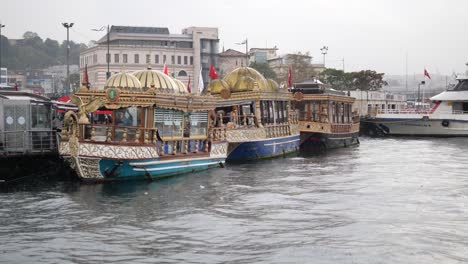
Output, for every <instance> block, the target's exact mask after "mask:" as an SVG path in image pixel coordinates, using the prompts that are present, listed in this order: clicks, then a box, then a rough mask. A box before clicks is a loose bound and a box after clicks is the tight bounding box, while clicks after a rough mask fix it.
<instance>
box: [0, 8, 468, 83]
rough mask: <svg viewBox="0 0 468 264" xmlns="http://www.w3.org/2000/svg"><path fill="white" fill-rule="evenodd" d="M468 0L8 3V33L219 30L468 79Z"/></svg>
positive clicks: (357, 66) (378, 66) (396, 70)
mask: <svg viewBox="0 0 468 264" xmlns="http://www.w3.org/2000/svg"><path fill="white" fill-rule="evenodd" d="M467 10H468V1H467V0H439V1H434V0H386V1H383V0H359V1H358V0H355V1H353V0H323V1H322V0H310V1H306V0H303V1H297V0H288V1H285V0H282V1H280V0H264V1H258V0H237V1H222V0H194V1H190V0H161V1H160V0H132V1H123V0H112V1H107V0H106V1H104V0H99V1H97V0H95V1H93V0H79V1H78V0H75V1H70V0H1V2H0V23H2V24H5V25H6V27H5V28H3V29H2V34H4V35H6V36H7V37H8V38H20V37H21V36H22V35H23V33H24V32H25V31H33V32H37V33H38V34H39V35H40V36H41V37H42V38H43V39H45V38H46V37H50V38H52V39H58V40H63V39H66V30H65V28H63V27H62V25H61V22H74V23H75V25H74V26H73V28H72V29H71V31H70V39H72V40H74V41H78V42H84V43H88V42H89V41H90V40H96V39H98V38H100V37H101V36H102V35H103V33H97V32H93V31H91V29H92V28H100V27H101V26H103V25H107V24H111V25H129V26H154V27H168V28H169V31H170V32H171V33H180V32H181V30H182V29H183V28H185V27H189V26H207V27H218V28H219V37H220V45H221V47H222V46H223V45H224V46H225V48H226V49H228V48H234V49H237V50H240V51H244V50H245V46H238V45H236V44H235V43H236V42H241V41H242V40H243V39H245V38H246V37H247V38H248V39H249V48H251V47H273V46H275V45H276V46H277V47H278V48H279V53H280V54H284V53H288V52H297V51H301V52H306V51H309V52H310V53H311V55H312V56H313V61H314V62H315V63H321V62H322V61H323V56H322V55H321V53H320V48H321V47H323V46H324V45H326V46H328V47H329V50H328V54H327V57H326V62H327V67H335V68H339V69H341V68H342V67H343V65H342V59H343V58H344V63H345V70H346V71H354V70H362V69H373V70H376V71H378V72H384V73H386V74H405V72H406V66H405V65H406V63H405V61H406V54H408V74H413V73H417V74H419V73H422V72H423V70H424V67H426V68H427V69H428V71H429V72H431V73H441V74H451V73H452V72H453V71H455V72H464V71H465V69H466V66H465V63H466V62H468V32H467V26H468V15H467Z"/></svg>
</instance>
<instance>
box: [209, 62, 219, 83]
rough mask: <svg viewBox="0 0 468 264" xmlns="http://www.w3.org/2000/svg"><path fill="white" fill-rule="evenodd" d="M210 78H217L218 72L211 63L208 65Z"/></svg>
mask: <svg viewBox="0 0 468 264" xmlns="http://www.w3.org/2000/svg"><path fill="white" fill-rule="evenodd" d="M210 78H211V79H212V80H216V79H218V73H217V72H216V69H215V67H214V66H213V64H211V66H210Z"/></svg>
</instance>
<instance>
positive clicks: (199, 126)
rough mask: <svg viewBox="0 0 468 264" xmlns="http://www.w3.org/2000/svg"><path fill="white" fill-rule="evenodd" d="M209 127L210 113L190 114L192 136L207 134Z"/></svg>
mask: <svg viewBox="0 0 468 264" xmlns="http://www.w3.org/2000/svg"><path fill="white" fill-rule="evenodd" d="M207 127H208V113H207V112H195V113H192V114H191V116H190V136H191V137H194V136H195V137H196V136H205V135H206V134H207V133H206V129H207Z"/></svg>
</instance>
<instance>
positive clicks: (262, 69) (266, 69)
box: [250, 62, 276, 79]
mask: <svg viewBox="0 0 468 264" xmlns="http://www.w3.org/2000/svg"><path fill="white" fill-rule="evenodd" d="M250 67H251V68H254V69H256V70H257V71H258V72H259V73H261V74H263V76H264V77H265V78H267V79H276V73H275V72H274V71H273V70H272V69H271V68H270V66H269V65H268V63H256V62H254V63H251V64H250Z"/></svg>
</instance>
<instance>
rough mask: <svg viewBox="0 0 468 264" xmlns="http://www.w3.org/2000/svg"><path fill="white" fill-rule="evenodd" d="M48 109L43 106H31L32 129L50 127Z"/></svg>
mask: <svg viewBox="0 0 468 264" xmlns="http://www.w3.org/2000/svg"><path fill="white" fill-rule="evenodd" d="M50 116H51V115H50V108H49V107H47V106H45V105H31V121H32V127H33V128H48V127H50Z"/></svg>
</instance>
